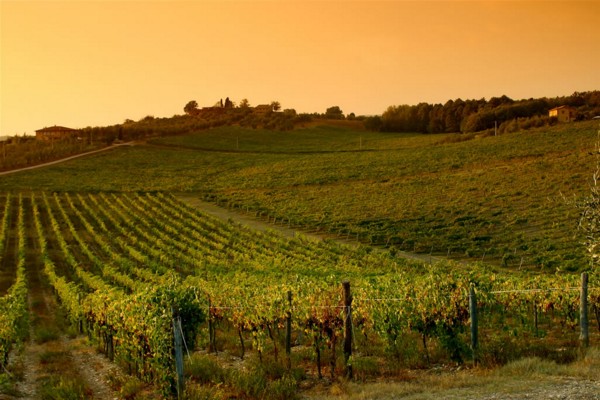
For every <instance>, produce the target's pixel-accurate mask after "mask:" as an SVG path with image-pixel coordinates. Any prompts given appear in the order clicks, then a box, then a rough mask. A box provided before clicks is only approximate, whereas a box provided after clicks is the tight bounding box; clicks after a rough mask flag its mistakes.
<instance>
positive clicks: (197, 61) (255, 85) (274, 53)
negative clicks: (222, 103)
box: [0, 0, 600, 135]
mask: <svg viewBox="0 0 600 400" xmlns="http://www.w3.org/2000/svg"><path fill="white" fill-rule="evenodd" d="M0 7H1V8H0V13H1V47H0V52H1V70H0V73H1V86H0V87H1V98H0V102H1V103H0V104H1V110H0V111H1V112H0V118H1V122H0V135H13V134H22V133H28V134H33V133H34V132H35V130H36V129H40V128H43V127H45V126H51V125H63V126H67V127H71V128H83V127H86V126H104V125H112V124H116V123H121V122H123V121H124V120H125V119H127V118H129V119H133V120H138V119H141V118H143V117H145V116H147V115H153V116H155V117H170V116H172V115H174V114H182V113H183V107H184V105H185V104H186V103H187V102H188V101H190V100H196V101H197V102H198V104H199V105H200V106H201V107H202V106H210V105H213V104H214V103H215V102H217V101H218V100H219V99H221V98H223V99H224V98H225V97H230V99H231V100H233V101H234V102H239V101H240V100H241V99H243V98H247V99H248V100H249V102H250V104H251V105H257V104H262V103H269V102H271V101H273V100H277V101H279V102H280V103H281V105H282V108H294V109H296V110H297V111H298V112H325V110H326V108H328V107H330V106H334V105H337V106H339V107H340V108H341V109H342V110H343V111H344V113H346V114H347V113H350V112H354V113H355V114H357V115H362V114H381V113H382V112H383V111H385V109H386V108H387V107H388V106H390V105H399V104H417V103H419V102H429V103H445V102H446V101H447V100H448V99H456V98H462V99H471V98H476V99H479V98H482V97H485V98H487V99H489V98H490V97H493V96H501V95H503V94H505V95H507V96H509V97H511V98H513V99H523V98H530V97H543V96H547V97H555V96H563V95H569V94H571V93H573V92H574V91H587V90H598V89H600V2H597V1H589V2H576V1H564V2H547V1H515V2H511V1H498V2H496V1H472V2H455V1H451V0H446V1H438V2H433V1H418V2H411V1H385V2H380V1H286V0H282V1H248V0H246V1H186V2H174V1H156V2H147V1H122V2H118V1H99V2H91V1H66V2H55V1H43V2H32V1H4V0H1V2H0Z"/></svg>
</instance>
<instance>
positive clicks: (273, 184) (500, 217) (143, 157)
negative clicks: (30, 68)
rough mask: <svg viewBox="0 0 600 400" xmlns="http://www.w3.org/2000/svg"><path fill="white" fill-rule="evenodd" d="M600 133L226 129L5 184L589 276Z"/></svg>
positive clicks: (576, 127)
mask: <svg viewBox="0 0 600 400" xmlns="http://www.w3.org/2000/svg"><path fill="white" fill-rule="evenodd" d="M597 135H598V123H597V122H593V121H586V122H578V123H573V124H559V125H556V126H553V127H544V128H538V129H532V130H528V131H523V132H519V133H514V134H506V135H500V136H497V137H493V136H491V137H480V138H478V137H476V136H465V135H455V134H453V135H420V134H418V135H416V134H394V133H375V132H367V131H363V130H356V131H353V130H350V129H346V128H343V127H325V126H317V127H313V128H306V129H301V130H295V131H291V132H274V131H266V130H264V131H263V130H253V129H245V128H235V127H221V128H216V129H212V130H207V131H200V132H198V133H196V134H191V135H185V136H174V137H167V138H161V139H155V140H154V141H151V142H149V143H147V144H144V145H139V146H133V147H127V148H121V149H116V150H114V151H110V152H107V153H104V154H99V155H96V156H91V157H89V158H84V159H79V160H73V161H70V162H67V163H64V164H59V165H56V166H52V167H48V168H44V169H41V170H34V171H28V172H22V173H18V174H14V175H9V176H5V177H3V178H2V180H1V181H0V190H25V191H27V190H30V189H34V190H51V191H94V192H95V191H168V192H194V193H197V195H198V196H199V197H202V198H206V199H210V200H212V201H218V202H219V203H220V204H228V205H230V206H236V207H239V208H241V209H243V210H245V211H249V212H251V213H254V214H256V215H262V216H263V217H266V216H270V217H271V219H272V218H273V217H276V218H277V220H278V221H284V222H285V223H288V224H293V225H294V226H301V227H304V228H309V229H320V230H322V231H328V232H331V233H334V234H338V235H342V236H344V237H351V238H358V239H359V240H360V241H362V242H365V243H372V244H377V245H382V246H388V247H390V248H392V249H398V250H406V251H415V252H421V253H430V252H432V253H433V254H434V255H436V254H437V255H443V256H447V255H449V256H450V257H452V258H457V259H470V260H482V259H483V260H484V261H486V262H493V263H495V264H498V265H505V266H507V267H511V268H518V267H521V268H530V269H535V270H543V271H548V272H551V271H554V270H555V269H557V268H560V269H562V270H579V269H582V268H583V267H585V266H586V265H587V261H586V259H585V253H584V251H583V248H582V247H581V246H580V242H581V239H580V238H578V236H579V233H578V231H577V223H578V210H577V209H576V207H575V206H574V204H573V200H574V199H577V198H581V197H582V196H585V195H586V194H587V193H588V192H589V186H590V185H591V184H592V174H593V172H594V171H595V168H596V162H597V161H598V160H597V158H596V156H594V155H593V153H594V151H595V144H596V141H597ZM465 138H467V139H471V140H466V141H458V140H457V139H465ZM565 198H566V199H567V200H565Z"/></svg>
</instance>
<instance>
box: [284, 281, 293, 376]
mask: <svg viewBox="0 0 600 400" xmlns="http://www.w3.org/2000/svg"><path fill="white" fill-rule="evenodd" d="M287 298H288V303H289V304H288V305H289V307H290V309H289V310H288V312H287V313H286V318H285V325H286V327H285V355H286V359H287V368H288V370H290V369H292V291H291V290H289V291H288V292H287Z"/></svg>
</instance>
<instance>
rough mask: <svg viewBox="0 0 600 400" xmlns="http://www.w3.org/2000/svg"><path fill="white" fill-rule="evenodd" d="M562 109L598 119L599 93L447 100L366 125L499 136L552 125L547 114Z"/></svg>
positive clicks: (404, 108)
mask: <svg viewBox="0 0 600 400" xmlns="http://www.w3.org/2000/svg"><path fill="white" fill-rule="evenodd" d="M563 105H567V106H571V107H574V108H576V109H577V115H578V119H580V120H584V119H590V118H592V117H593V116H596V115H600V91H597V90H596V91H590V92H582V93H578V92H576V93H573V94H572V95H571V96H565V97H555V98H541V99H528V100H513V99H511V98H509V97H507V96H501V97H492V98H491V99H489V100H485V99H480V100H461V99H456V100H448V101H447V102H446V103H445V104H443V105H442V104H429V103H420V104H417V105H415V106H410V105H400V106H390V107H388V109H387V110H386V111H385V112H384V113H383V114H382V115H381V117H372V118H369V119H368V120H367V122H366V124H367V127H368V128H370V129H373V130H380V131H385V132H420V133H454V132H457V133H458V132H460V133H473V132H481V131H486V130H489V129H494V128H495V127H496V128H497V129H498V132H499V133H507V132H515V131H519V130H522V129H528V128H531V127H537V126H544V125H549V124H553V123H554V122H556V121H553V120H552V119H551V118H549V117H548V111H549V110H550V109H552V108H554V107H559V106H563Z"/></svg>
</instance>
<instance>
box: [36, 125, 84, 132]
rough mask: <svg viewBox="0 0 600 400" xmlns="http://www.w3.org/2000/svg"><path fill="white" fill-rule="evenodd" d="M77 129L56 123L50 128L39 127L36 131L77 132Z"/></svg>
mask: <svg viewBox="0 0 600 400" xmlns="http://www.w3.org/2000/svg"><path fill="white" fill-rule="evenodd" d="M75 131H77V129H71V128H66V127H64V126H58V125H54V126H51V127H49V128H43V129H38V130H37V131H35V132H36V133H45V132H75Z"/></svg>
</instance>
